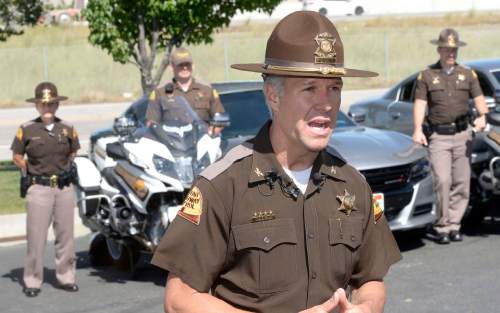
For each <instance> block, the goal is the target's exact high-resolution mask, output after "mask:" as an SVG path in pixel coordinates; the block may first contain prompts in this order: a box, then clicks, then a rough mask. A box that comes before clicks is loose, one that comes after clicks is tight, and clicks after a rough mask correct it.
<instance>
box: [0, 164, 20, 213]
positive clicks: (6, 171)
mask: <svg viewBox="0 0 500 313" xmlns="http://www.w3.org/2000/svg"><path fill="white" fill-rule="evenodd" d="M19 176H20V174H19V171H18V170H16V169H13V168H12V167H10V166H4V165H0V199H2V201H0V214H2V215H3V214H14V213H23V212H25V208H24V199H22V198H21V197H19Z"/></svg>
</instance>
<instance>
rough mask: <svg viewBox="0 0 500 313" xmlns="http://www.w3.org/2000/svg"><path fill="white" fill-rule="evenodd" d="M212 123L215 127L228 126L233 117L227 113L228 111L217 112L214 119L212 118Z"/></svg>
mask: <svg viewBox="0 0 500 313" xmlns="http://www.w3.org/2000/svg"><path fill="white" fill-rule="evenodd" d="M210 125H211V126H215V127H228V126H229V125H231V119H230V118H229V114H227V113H226V112H223V113H220V112H217V113H215V114H214V116H213V117H212V119H211V120H210Z"/></svg>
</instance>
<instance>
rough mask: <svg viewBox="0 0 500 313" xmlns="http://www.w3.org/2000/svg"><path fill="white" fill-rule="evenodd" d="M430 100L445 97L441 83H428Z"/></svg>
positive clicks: (436, 100) (437, 100)
mask: <svg viewBox="0 0 500 313" xmlns="http://www.w3.org/2000/svg"><path fill="white" fill-rule="evenodd" d="M429 94H430V100H431V101H432V102H440V101H443V100H444V99H445V89H444V85H443V83H439V84H432V83H431V84H430V85H429Z"/></svg>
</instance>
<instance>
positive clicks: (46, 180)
mask: <svg viewBox="0 0 500 313" xmlns="http://www.w3.org/2000/svg"><path fill="white" fill-rule="evenodd" d="M30 176H31V183H32V184H37V185H42V186H50V187H52V188H55V187H57V186H58V182H59V176H57V175H52V176H39V175H30Z"/></svg>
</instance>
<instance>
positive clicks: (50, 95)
mask: <svg viewBox="0 0 500 313" xmlns="http://www.w3.org/2000/svg"><path fill="white" fill-rule="evenodd" d="M66 99H67V97H64V96H59V95H58V93H57V88H56V86H55V85H54V84H52V83H50V82H43V83H40V84H38V86H36V88H35V97H34V98H30V99H27V100H26V101H28V102H33V103H35V105H36V109H37V111H38V113H39V114H40V116H39V117H38V118H36V119H34V120H32V121H29V122H27V123H24V124H23V125H21V126H20V127H19V129H18V131H17V133H16V137H15V138H14V141H13V143H12V146H11V149H12V152H13V161H14V164H15V165H16V166H17V167H19V168H20V169H21V171H22V172H23V173H27V175H28V176H27V177H28V186H29V187H28V189H27V193H26V212H27V221H26V236H27V246H28V253H27V256H26V260H25V266H24V275H23V281H24V288H23V292H24V293H25V295H26V296H28V297H36V296H37V295H38V294H39V293H40V287H41V285H42V282H43V255H44V249H45V242H46V241H47V231H48V228H49V226H50V223H51V222H52V225H53V228H54V233H55V237H56V238H55V252H56V278H57V281H58V283H59V284H60V288H61V289H63V290H66V291H72V292H75V291H78V286H77V285H76V283H75V251H74V243H73V224H74V207H75V198H74V191H73V187H72V182H73V180H74V179H75V178H76V175H75V174H74V171H73V170H72V166H71V165H72V160H73V158H74V157H75V155H76V151H77V150H78V149H79V148H80V144H79V141H78V135H77V133H76V131H75V129H74V127H73V126H71V125H69V124H68V123H66V122H63V121H61V120H60V119H59V118H57V117H56V116H55V112H56V111H57V108H58V107H59V101H62V100H66ZM25 154H26V156H27V159H25V158H24V155H25Z"/></svg>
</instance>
